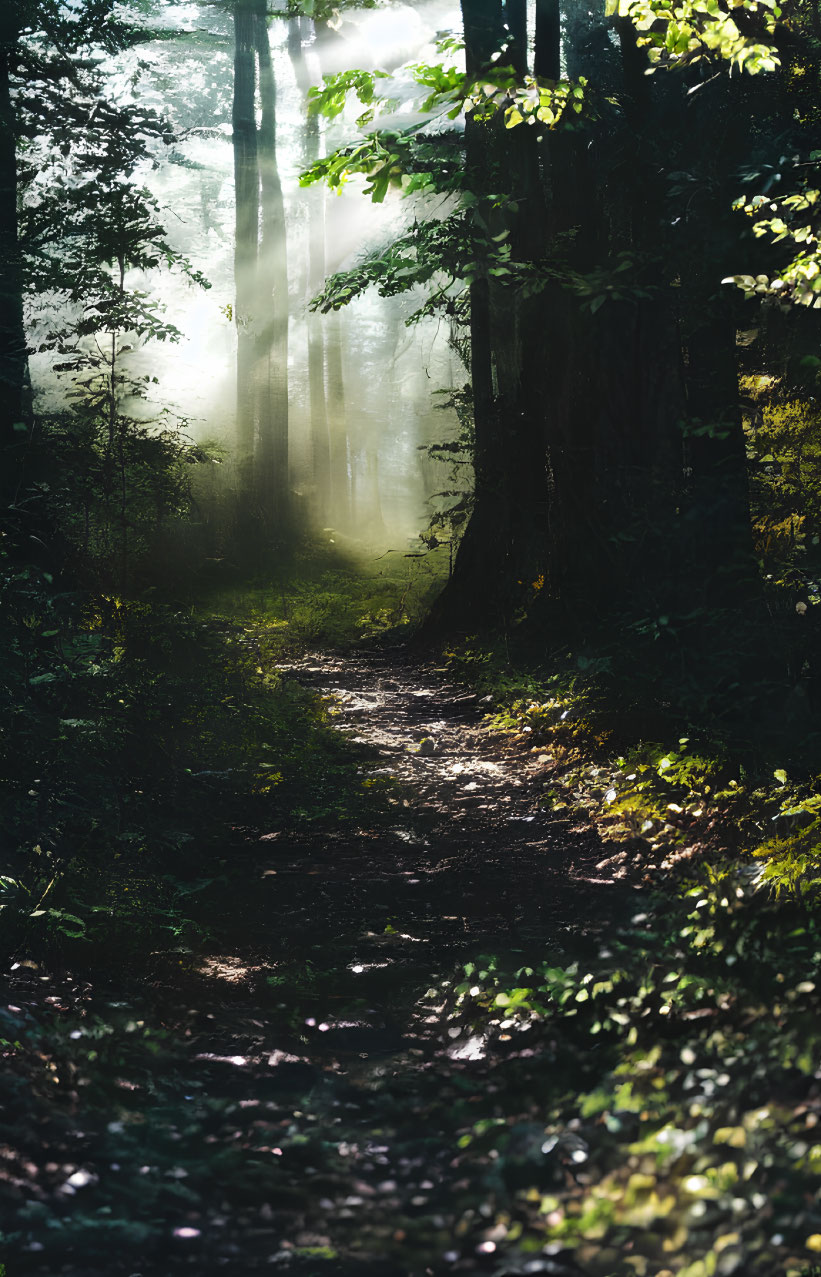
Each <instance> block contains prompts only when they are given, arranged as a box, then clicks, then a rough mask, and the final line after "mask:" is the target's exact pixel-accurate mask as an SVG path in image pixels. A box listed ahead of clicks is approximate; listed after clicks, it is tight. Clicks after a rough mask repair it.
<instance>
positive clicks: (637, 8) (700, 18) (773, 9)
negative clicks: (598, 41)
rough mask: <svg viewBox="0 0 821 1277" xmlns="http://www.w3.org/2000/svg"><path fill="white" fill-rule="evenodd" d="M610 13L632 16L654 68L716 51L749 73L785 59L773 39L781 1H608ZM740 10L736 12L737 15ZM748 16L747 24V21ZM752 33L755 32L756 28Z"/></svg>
mask: <svg viewBox="0 0 821 1277" xmlns="http://www.w3.org/2000/svg"><path fill="white" fill-rule="evenodd" d="M606 11H607V13H608V14H614V15H618V16H619V17H623V18H629V20H630V21H631V22H632V23H633V25H634V26H635V28H636V31H637V32H638V42H639V44H640V45H642V46H644V47H646V49H647V53H648V56H649V59H650V65H651V68H653V67H655V66H687V65H690V64H692V63H693V62H698V61H700V60H701V59H702V58H705V57H709V56H710V55H715V56H717V57H718V58H720V59H723V60H724V61H726V62H729V63H730V66H731V68H732V67H737V68H739V69H740V70H744V71H747V72H748V73H749V74H750V75H758V74H760V73H761V72H767V71H774V70H775V69H776V67H778V65H779V62H780V58H779V54H778V50H777V47H776V46H775V45H774V44H773V43H768V42H767V40H766V37H767V36H773V35H774V33H775V30H776V23H777V21H778V19H779V18H780V17H781V9H780V8H779V6H778V4H777V3H776V0H741V2H740V3H739V4H732V5H722V4H721V3H719V0H680V2H679V3H677V4H669V3H661V2H660V0H608V3H607V10H606ZM734 15H735V16H734ZM742 20H743V25H742ZM751 32H752V33H751Z"/></svg>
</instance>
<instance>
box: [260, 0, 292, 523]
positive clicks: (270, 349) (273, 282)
mask: <svg viewBox="0 0 821 1277" xmlns="http://www.w3.org/2000/svg"><path fill="white" fill-rule="evenodd" d="M254 40H255V44H256V50H257V57H258V62H259V92H260V100H261V104H262V118H261V121H260V127H259V135H258V154H259V174H260V189H261V197H262V238H261V242H260V247H259V256H258V266H257V281H256V293H257V308H258V311H259V322H258V331H257V340H256V360H257V403H258V422H259V427H258V429H259V436H258V444H257V465H256V467H255V468H256V476H257V491H258V494H259V499H260V505H261V510H262V517H263V520H264V522H265V523H266V524H267V525H269V526H271V527H273V528H275V529H276V530H277V531H279V532H281V531H283V530H284V529H285V528H286V526H287V523H288V518H289V510H288V506H289V491H290V485H289V481H288V442H289V441H288V267H287V242H286V229H285V203H284V200H283V197H282V183H281V181H280V177H279V168H278V164H277V148H276V80H275V77H274V67H273V62H272V60H271V46H270V43H269V39H268V24H267V21H266V18H265V5H264V0H262V3H259V4H258V5H257V12H256V14H255V19H254Z"/></svg>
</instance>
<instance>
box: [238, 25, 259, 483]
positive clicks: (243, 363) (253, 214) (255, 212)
mask: <svg viewBox="0 0 821 1277" xmlns="http://www.w3.org/2000/svg"><path fill="white" fill-rule="evenodd" d="M254 35H255V33H254V0H237V3H236V4H235V6H234V100H233V111H232V123H233V142H234V188H235V241H234V287H235V304H234V322H235V324H236V329H237V398H236V432H237V463H238V467H239V479H240V488H241V499H242V500H243V501H244V502H247V501H248V500H249V499H250V498H251V494H252V489H253V467H254V441H255V436H256V403H255V399H256V396H255V393H254V368H255V344H256V343H255V339H254V324H255V321H256V316H255V314H254V302H255V296H254V294H255V276H256V268H257V250H258V240H259V157H258V153H257V126H256V58H255V51H254V50H255V39H254Z"/></svg>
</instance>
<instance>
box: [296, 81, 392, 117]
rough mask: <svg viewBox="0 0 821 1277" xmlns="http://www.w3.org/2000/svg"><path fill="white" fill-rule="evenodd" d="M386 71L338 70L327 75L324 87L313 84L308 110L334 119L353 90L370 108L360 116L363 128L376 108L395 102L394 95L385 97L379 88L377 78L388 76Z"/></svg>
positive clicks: (364, 104) (341, 110) (310, 90)
mask: <svg viewBox="0 0 821 1277" xmlns="http://www.w3.org/2000/svg"><path fill="white" fill-rule="evenodd" d="M388 79H390V76H389V75H388V73H387V71H339V72H338V73H337V74H336V75H326V76H325V77H324V79H323V81H322V87H321V88H320V87H318V86H317V85H313V86H312V87H311V88H310V89H309V90H308V114H309V115H323V116H325V117H326V118H327V119H330V120H332V119H334V118H335V117H336V116H337V115H341V114H342V112H343V111H344V109H345V106H346V105H347V102H348V96H349V94H351V93H354V94H355V95H356V98H357V100H358V101H359V102H361V103H362V105H363V106H365V107H367V110H366V111H365V112H364V113H363V114H362V115H360V116H359V117H358V118H357V121H356V123H357V126H358V127H359V128H364V127H365V125H366V124H370V122H371V120H372V119H373V118H374V115H375V114H376V111H377V108H380V109H382V110H390V109H392V108H393V107H394V106H395V102H394V101H393V99H391V98H387V97H384V96H383V95H381V94H378V93H377V91H376V82H377V80H388Z"/></svg>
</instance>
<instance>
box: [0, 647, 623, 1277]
mask: <svg viewBox="0 0 821 1277" xmlns="http://www.w3.org/2000/svg"><path fill="white" fill-rule="evenodd" d="M285 673H286V676H287V677H288V678H291V679H295V680H297V681H298V682H299V683H300V684H302V685H303V686H304V687H308V688H310V689H313V690H315V691H317V692H319V693H321V694H322V695H323V696H327V697H329V698H332V699H331V702H330V704H331V709H332V712H333V713H334V715H335V718H336V723H337V725H338V727H339V729H340V730H341V731H343V732H344V733H345V734H346V735H347V736H348V737H349V738H351V740H352V743H353V744H354V746H355V747H356V748H358V749H360V750H361V763H360V775H361V779H362V783H363V784H365V785H373V784H375V785H377V786H380V785H385V786H386V787H387V788H386V793H387V798H388V814H387V816H385V815H384V814H382V815H375V816H374V819H373V822H369V821H366V822H365V823H364V824H363V823H357V822H358V821H361V819H362V818H361V816H358V817H357V818H356V819H355V820H354V821H353V823H352V824H351V825H349V826H347V827H341V826H340V827H339V828H337V829H335V830H330V831H328V830H325V831H323V832H318V831H317V830H316V829H313V828H312V827H311V825H310V823H309V822H307V823H306V824H305V825H304V826H303V827H300V828H297V829H294V828H289V829H285V828H280V829H272V830H267V829H264V828H262V829H259V828H257V829H244V830H242V831H239V832H240V839H239V845H238V846H235V847H234V851H233V853H232V854H233V856H234V863H233V867H232V881H231V886H230V904H228V903H227V898H226V896H225V894H224V891H223V890H222V889H221V888H219V887H218V888H217V889H216V891H215V892H212V898H211V901H210V904H208V908H209V909H210V910H211V911H212V913H213V917H214V922H215V925H216V926H219V927H220V928H221V943H220V944H219V945H218V946H217V947H213V946H212V947H210V948H209V947H208V946H206V947H205V948H204V949H203V950H201V951H199V952H192V951H191V950H190V949H184V948H183V949H179V950H177V951H175V952H174V953H170V954H164V955H158V959H157V965H156V969H155V978H154V979H153V982H152V987H150V988H149V989H148V990H145V989H143V990H136V989H135V990H132V991H131V993H130V994H129V995H128V996H127V997H126V998H123V997H122V996H119V997H117V998H116V999H114V1000H112V999H111V998H110V996H109V998H108V999H106V998H104V997H101V996H100V995H99V994H95V993H92V992H91V991H86V992H85V993H84V994H83V993H82V991H80V990H78V989H76V988H75V989H74V992H73V993H72V991H71V990H68V989H67V991H66V994H65V1011H66V1016H65V1043H64V1048H65V1057H66V1062H65V1064H64V1065H63V1066H62V1067H63V1070H64V1071H70V1072H71V1076H72V1080H73V1084H74V1085H73V1086H72V1096H73V1098H72V1099H71V1102H70V1103H69V1105H68V1107H67V1108H66V1110H65V1112H64V1114H63V1119H62V1121H61V1122H58V1123H57V1124H56V1125H55V1123H54V1114H53V1113H51V1115H50V1118H49V1127H48V1128H47V1129H48V1137H47V1139H46V1141H45V1147H44V1148H42V1147H41V1148H40V1149H39V1150H36V1149H35V1147H34V1145H33V1142H32V1139H31V1138H25V1137H24V1138H23V1140H22V1143H23V1146H24V1147H25V1146H26V1145H28V1156H29V1157H30V1159H31V1161H30V1163H29V1171H28V1172H23V1173H22V1174H21V1181H25V1180H28V1179H31V1181H32V1184H34V1187H33V1189H32V1191H31V1195H29V1192H27V1191H26V1190H25V1189H24V1190H23V1192H22V1196H23V1198H25V1199H26V1209H25V1211H24V1215H23V1219H22V1220H21V1222H24V1224H25V1230H26V1231H25V1234H24V1235H25V1237H26V1238H27V1239H28V1240H27V1241H26V1244H25V1246H24V1247H23V1248H22V1249H21V1250H20V1251H19V1252H18V1254H17V1255H16V1257H15V1263H16V1267H15V1272H33V1273H34V1272H40V1273H42V1272H50V1273H53V1272H55V1271H61V1272H66V1273H71V1274H75V1275H76V1277H79V1274H80V1273H83V1274H86V1273H101V1272H102V1273H106V1274H110V1275H111V1277H114V1275H115V1274H116V1275H119V1274H140V1275H141V1277H148V1275H149V1274H151V1275H152V1277H153V1275H155V1274H156V1275H157V1277H159V1274H164V1273H175V1272H177V1271H178V1270H180V1269H182V1270H185V1271H193V1272H196V1273H211V1272H230V1273H236V1274H239V1273H243V1274H244V1273H247V1272H251V1271H257V1270H260V1271H262V1270H266V1271H270V1270H271V1268H270V1266H271V1265H275V1268H274V1270H275V1271H280V1270H282V1271H286V1272H293V1273H299V1274H310V1275H311V1277H321V1275H322V1274H326V1273H327V1274H332V1275H334V1277H336V1275H337V1274H344V1275H345V1277H349V1275H350V1277H354V1275H355V1274H360V1273H361V1274H366V1273H367V1274H384V1277H402V1275H404V1274H408V1275H410V1274H413V1275H414V1277H415V1275H416V1274H419V1277H421V1275H422V1274H425V1273H436V1274H438V1273H450V1272H465V1271H471V1272H473V1271H476V1272H497V1273H498V1272H501V1271H505V1272H506V1271H527V1272H539V1271H544V1272H551V1273H554V1274H562V1273H566V1272H567V1273H570V1272H575V1271H578V1270H577V1269H576V1268H574V1267H573V1266H572V1265H571V1266H569V1267H568V1266H566V1265H565V1261H564V1259H563V1258H562V1256H561V1255H559V1254H558V1253H553V1254H551V1256H549V1257H544V1256H542V1257H540V1256H539V1247H538V1245H537V1247H536V1254H535V1255H534V1254H533V1252H532V1251H531V1257H530V1258H529V1259H527V1263H528V1264H529V1265H530V1266H529V1267H522V1265H523V1264H524V1263H525V1260H526V1258H527V1257H526V1255H525V1256H524V1257H523V1253H522V1252H521V1251H520V1250H519V1249H518V1247H516V1246H514V1247H513V1249H512V1250H511V1252H510V1253H511V1257H512V1262H514V1260H515V1264H516V1265H518V1266H514V1267H513V1268H511V1269H510V1270H508V1269H506V1268H500V1266H499V1265H500V1261H501V1256H502V1254H503V1253H504V1251H505V1250H506V1245H505V1238H506V1236H507V1232H508V1225H500V1224H499V1223H498V1220H497V1215H498V1210H499V1209H500V1207H499V1203H502V1205H504V1203H505V1201H507V1200H508V1196H509V1186H505V1185H504V1184H503V1183H501V1181H497V1180H494V1177H493V1174H492V1170H493V1163H492V1160H491V1161H489V1160H488V1157H487V1156H486V1155H485V1154H484V1153H482V1154H480V1155H479V1156H478V1158H477V1156H476V1154H475V1151H474V1150H472V1149H471V1150H469V1151H467V1152H464V1151H460V1150H461V1149H462V1146H463V1145H464V1141H465V1139H466V1138H467V1139H468V1140H470V1138H472V1137H471V1136H470V1132H471V1131H473V1130H474V1129H475V1127H476V1123H477V1122H478V1123H480V1124H481V1122H482V1121H487V1122H489V1123H490V1125H491V1126H493V1125H494V1124H497V1123H498V1122H499V1121H502V1122H503V1125H505V1124H506V1126H507V1127H509V1128H510V1129H512V1130H513V1131H514V1132H524V1134H523V1135H520V1134H517V1135H516V1136H515V1138H516V1139H521V1140H523V1141H524V1143H523V1146H522V1147H523V1149H524V1152H523V1154H522V1158H523V1159H524V1160H523V1161H522V1165H523V1166H528V1165H529V1159H531V1160H532V1157H533V1153H534V1149H535V1157H536V1160H537V1161H538V1160H539V1159H540V1157H541V1154H540V1153H539V1147H540V1145H541V1142H542V1140H543V1139H544V1118H543V1117H541V1116H540V1113H541V1112H542V1111H543V1101H542V1099H541V1098H540V1093H541V1091H542V1090H543V1089H544V1087H545V1085H547V1082H546V1075H545V1059H544V1058H543V1057H540V1055H539V1053H534V1051H533V1050H532V1049H530V1050H529V1049H527V1048H525V1049H522V1046H521V1041H516V1040H515V1039H516V1038H520V1037H521V1035H519V1034H514V1035H512V1036H511V1035H510V1034H503V1035H502V1040H501V1041H499V1040H498V1039H499V1030H498V1027H497V1028H496V1029H495V1030H494V1033H493V1039H494V1040H493V1041H492V1042H491V1041H490V1039H489V1037H488V1031H487V1030H485V1029H483V1028H482V1026H481V1025H479V1026H478V1027H477V1028H476V1029H475V1030H471V1029H470V1028H469V1027H465V1026H464V1025H456V1024H454V1022H453V1020H452V1019H449V1013H450V1012H451V1011H452V1009H453V993H452V991H453V986H454V985H455V984H457V983H458V982H459V980H460V979H463V978H464V965H465V963H467V962H469V961H476V960H477V959H479V958H480V955H482V954H489V953H492V954H499V955H506V956H508V957H509V956H510V955H513V958H514V960H515V958H516V955H524V954H525V952H527V954H528V955H530V959H531V960H532V959H533V955H538V956H544V954H545V953H546V952H547V951H548V950H549V949H550V946H551V944H552V943H553V942H554V941H555V940H556V939H557V938H558V937H559V936H561V939H562V945H563V947H564V948H565V949H566V947H567V941H568V938H569V937H570V938H572V936H573V935H574V933H575V934H578V937H579V945H580V950H581V951H583V950H584V948H585V946H588V947H589V946H590V945H594V946H595V944H596V943H597V941H596V933H597V931H598V930H599V928H600V926H601V925H602V924H603V923H604V924H606V922H607V920H608V919H611V918H612V917H613V916H614V913H615V914H618V913H620V912H623V911H625V910H627V911H629V910H630V908H631V905H632V902H633V900H634V898H635V896H634V891H633V890H632V889H631V888H629V887H627V886H626V885H625V884H624V883H618V884H616V883H612V882H608V881H606V880H602V878H601V876H600V874H599V872H598V871H597V870H596V867H595V865H596V861H597V859H598V858H600V857H601V854H602V853H601V847H600V844H599V843H598V840H597V838H596V836H595V835H594V834H593V833H592V832H591V831H589V830H584V829H580V830H574V829H573V828H572V827H571V823H570V822H569V821H568V820H560V819H557V818H556V817H554V816H553V815H552V814H551V812H550V810H549V804H548V802H547V800H546V795H545V785H546V782H547V779H548V775H547V772H546V767H545V762H544V761H539V754H538V753H534V752H530V751H528V750H527V748H526V747H525V746H523V745H522V743H521V741H520V742H518V743H517V744H512V743H511V742H510V741H509V740H508V739H507V738H506V737H504V736H502V735H500V734H499V733H492V732H488V731H487V730H485V729H484V728H483V725H482V715H483V710H484V707H483V706H482V705H479V704H477V702H476V698H475V697H474V696H472V695H470V694H468V693H466V692H465V690H464V689H463V688H460V687H459V686H457V685H455V684H453V683H452V682H450V681H449V680H448V679H447V677H446V676H445V675H444V674H443V672H441V671H436V670H433V669H431V668H423V667H421V666H419V665H417V664H414V663H413V662H412V661H410V660H407V659H405V658H404V657H403V656H401V655H399V656H397V655H396V654H390V653H357V654H353V655H351V656H332V655H321V656H320V655H312V656H307V657H305V658H304V659H301V660H299V661H297V662H295V663H293V664H292V665H290V666H289V667H287V669H286V670H285ZM425 740H428V741H432V742H433V744H432V745H427V746H425V745H422V750H421V752H420V748H419V747H420V745H421V744H422V742H423V741H425ZM427 750H431V751H432V752H426V751H427ZM542 757H543V759H544V756H542ZM374 806H375V807H377V806H379V804H375V805H374ZM238 883H239V884H242V885H241V886H238V885H237V884H238ZM238 893H239V894H238ZM229 915H230V919H233V920H229V921H228V922H227V924H226V918H229ZM524 960H525V958H524V957H523V956H522V957H520V958H519V961H524ZM514 965H515V961H514ZM26 984H27V977H26V976H25V974H23V975H21V978H20V981H19V985H18V990H19V1000H20V1002H21V1003H25V1002H26V1001H27V996H26ZM34 985H36V978H35V977H31V979H30V980H29V988H30V989H31V988H32V987H33V986H34ZM78 1016H79V1017H80V1018H79V1019H78V1018H77V1017H78ZM496 1023H497V1025H498V1018H497V1022H496ZM78 1026H79V1027H78ZM135 1026H136V1027H135ZM89 1035H91V1036H94V1037H95V1042H97V1046H96V1048H95V1049H96V1051H97V1058H96V1059H94V1060H91V1059H90V1057H89V1056H88V1041H87V1039H88V1036H89ZM97 1039H99V1041H98V1040H97ZM529 1057H534V1058H533V1059H530V1058H529ZM500 1063H501V1065H502V1066H503V1073H504V1076H503V1077H502V1079H501V1080H500V1077H499V1074H498V1066H499V1065H500ZM83 1085H86V1086H87V1087H88V1089H87V1091H86V1092H85V1094H87V1095H93V1096H94V1100H95V1105H96V1107H94V1106H92V1105H90V1104H85V1103H84V1102H83V1098H82V1096H83V1092H82V1091H81V1090H80V1087H81V1086H83ZM101 1097H102V1099H101ZM500 1115H503V1116H501V1117H500ZM38 1138H40V1139H41V1140H42V1128H41V1131H40V1133H39V1137H38ZM460 1140H461V1141H462V1144H461V1145H460ZM534 1140H535V1144H534ZM517 1157H518V1153H517V1154H516V1155H515V1156H514V1158H513V1162H514V1164H515V1165H518V1164H519V1162H518V1161H517V1160H516V1159H517ZM519 1160H520V1161H521V1159H519ZM32 1163H36V1165H32ZM34 1172H36V1173H34ZM30 1173H31V1174H30ZM528 1173H529V1172H528ZM29 1187H30V1188H31V1185H29ZM491 1201H493V1202H495V1203H496V1206H493V1207H492V1206H491V1205H490V1204H489V1203H490V1202H491ZM536 1205H538V1203H536ZM534 1210H535V1207H534ZM51 1217H53V1218H56V1219H57V1220H58V1221H60V1227H55V1226H54V1225H53V1223H48V1222H47V1221H48V1219H49V1218H51ZM537 1217H538V1211H536V1214H535V1215H534V1219H536V1220H537ZM506 1218H509V1217H507V1216H506ZM539 1227H540V1226H539ZM494 1230H495V1231H494ZM520 1231H521V1228H520V1227H518V1226H517V1227H513V1228H511V1229H510V1234H511V1241H513V1240H515V1238H516V1237H517V1235H518V1233H519V1232H520ZM106 1236H111V1237H113V1238H115V1239H116V1240H117V1242H118V1245H119V1247H120V1250H121V1252H122V1253H118V1254H116V1255H115V1254H113V1253H112V1250H111V1248H110V1246H109V1245H108V1244H107V1243H106V1240H105V1239H106ZM67 1244H68V1249H67V1248H66V1247H67ZM553 1251H554V1252H556V1251H557V1248H556V1247H554V1248H553ZM79 1255H82V1256H83V1258H82V1262H80V1261H79V1259H76V1260H75V1259H74V1258H73V1256H79ZM540 1264H541V1265H542V1266H539V1265H540ZM534 1265H536V1266H534Z"/></svg>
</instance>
